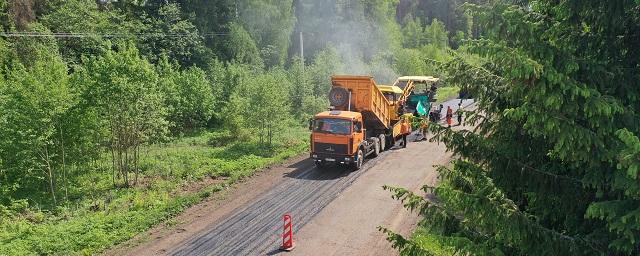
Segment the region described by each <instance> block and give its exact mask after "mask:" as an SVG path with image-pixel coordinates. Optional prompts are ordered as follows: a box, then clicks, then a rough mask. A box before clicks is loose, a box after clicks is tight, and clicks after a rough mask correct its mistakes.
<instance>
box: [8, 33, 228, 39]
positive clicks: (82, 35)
mask: <svg viewBox="0 0 640 256" xmlns="http://www.w3.org/2000/svg"><path fill="white" fill-rule="evenodd" d="M194 35H197V36H201V37H218V36H227V35H229V33H225V32H212V33H200V34H191V33H73V32H54V33H40V32H0V37H55V38H85V37H106V38H130V37H170V38H180V37H192V36H194Z"/></svg>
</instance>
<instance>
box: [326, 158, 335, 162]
mask: <svg viewBox="0 0 640 256" xmlns="http://www.w3.org/2000/svg"><path fill="white" fill-rule="evenodd" d="M324 160H326V161H327V162H335V161H336V160H335V159H333V158H326V159H324Z"/></svg>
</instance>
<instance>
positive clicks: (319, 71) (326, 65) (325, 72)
mask: <svg viewBox="0 0 640 256" xmlns="http://www.w3.org/2000/svg"><path fill="white" fill-rule="evenodd" d="M342 70H344V64H343V63H342V59H341V58H340V56H339V55H338V51H337V50H336V48H334V47H327V48H326V49H324V50H322V51H321V52H319V53H318V54H317V55H316V58H315V59H314V60H313V64H311V66H310V67H309V70H308V71H306V72H308V73H309V76H310V79H311V81H310V82H311V84H312V85H313V95H315V96H316V97H326V96H327V94H328V93H329V89H331V76H332V75H334V74H336V73H338V72H340V71H342Z"/></svg>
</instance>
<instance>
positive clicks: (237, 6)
mask: <svg viewBox="0 0 640 256" xmlns="http://www.w3.org/2000/svg"><path fill="white" fill-rule="evenodd" d="M238 16H239V15H238V0H236V19H238Z"/></svg>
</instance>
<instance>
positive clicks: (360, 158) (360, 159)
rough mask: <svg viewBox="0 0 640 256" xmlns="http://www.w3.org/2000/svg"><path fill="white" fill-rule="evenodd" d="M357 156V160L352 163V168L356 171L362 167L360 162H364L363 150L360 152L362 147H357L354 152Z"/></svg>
mask: <svg viewBox="0 0 640 256" xmlns="http://www.w3.org/2000/svg"><path fill="white" fill-rule="evenodd" d="M356 156H357V160H356V162H355V163H353V166H352V167H353V170H354V171H357V170H360V168H362V164H363V163H364V152H362V149H358V153H357V154H356Z"/></svg>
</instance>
